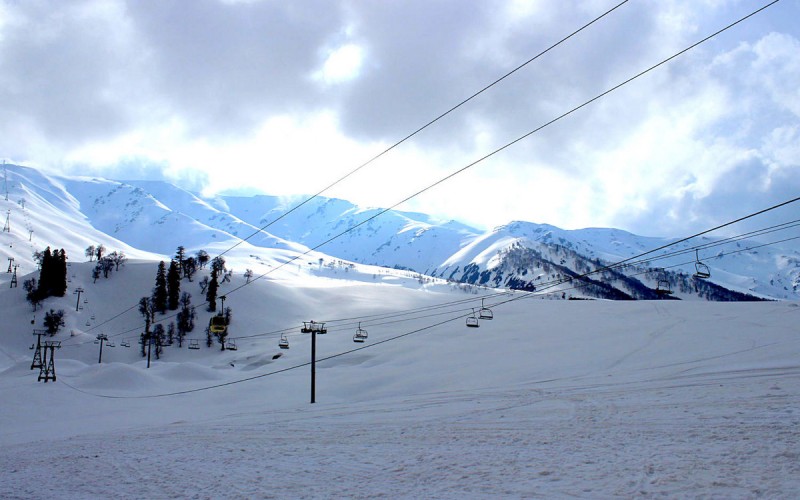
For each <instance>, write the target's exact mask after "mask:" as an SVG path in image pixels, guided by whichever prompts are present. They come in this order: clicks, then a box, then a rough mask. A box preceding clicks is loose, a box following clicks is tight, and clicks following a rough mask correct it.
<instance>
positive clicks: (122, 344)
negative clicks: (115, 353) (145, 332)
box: [119, 340, 131, 347]
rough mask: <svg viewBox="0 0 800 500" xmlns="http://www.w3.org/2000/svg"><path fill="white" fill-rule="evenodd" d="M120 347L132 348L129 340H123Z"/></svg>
mask: <svg viewBox="0 0 800 500" xmlns="http://www.w3.org/2000/svg"><path fill="white" fill-rule="evenodd" d="M119 345H121V346H122V347H130V346H131V343H130V341H128V340H123V341H122V342H120V343H119Z"/></svg>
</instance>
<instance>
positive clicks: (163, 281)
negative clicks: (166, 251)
mask: <svg viewBox="0 0 800 500" xmlns="http://www.w3.org/2000/svg"><path fill="white" fill-rule="evenodd" d="M167 298H168V296H167V269H166V266H165V265H164V261H163V260H162V261H161V262H159V263H158V271H156V286H155V288H153V309H154V311H158V312H160V313H161V314H164V313H165V312H167Z"/></svg>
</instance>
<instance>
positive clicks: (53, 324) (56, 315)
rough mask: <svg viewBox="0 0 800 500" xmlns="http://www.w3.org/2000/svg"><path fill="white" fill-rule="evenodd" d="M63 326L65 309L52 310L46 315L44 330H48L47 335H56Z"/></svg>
mask: <svg viewBox="0 0 800 500" xmlns="http://www.w3.org/2000/svg"><path fill="white" fill-rule="evenodd" d="M62 326H64V310H63V309H59V310H58V311H54V310H52V309H50V311H49V312H47V313H45V315H44V328H45V330H47V333H49V334H50V335H55V334H56V333H58V330H59V329H60V328H61V327H62Z"/></svg>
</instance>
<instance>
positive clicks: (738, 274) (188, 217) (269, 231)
mask: <svg viewBox="0 0 800 500" xmlns="http://www.w3.org/2000/svg"><path fill="white" fill-rule="evenodd" d="M6 172H7V185H8V193H9V194H8V198H9V200H8V201H7V202H5V204H6V208H7V209H8V210H9V211H10V212H9V218H10V220H11V233H10V234H9V233H5V235H6V237H7V238H13V236H14V235H16V240H15V241H17V242H18V249H19V245H22V247H23V249H24V251H14V252H10V255H9V256H10V257H15V259H16V262H17V263H18V264H23V265H25V266H32V265H33V263H32V260H31V258H30V253H31V252H32V251H33V250H41V249H42V248H43V247H44V246H45V245H52V246H55V247H65V249H66V250H67V251H68V254H69V255H78V256H79V255H82V254H83V249H85V248H86V246H88V245H90V244H96V243H103V244H104V245H105V246H106V247H108V248H114V249H120V250H124V251H125V252H126V254H127V255H129V256H138V255H141V256H143V257H144V256H146V255H153V254H155V255H159V256H162V257H161V258H163V256H169V255H172V254H173V253H174V250H175V248H177V247H178V246H184V247H186V248H187V249H188V250H190V251H191V250H197V249H201V248H203V249H214V248H218V249H220V251H222V250H224V249H225V248H228V247H230V246H232V245H235V244H237V243H240V242H241V241H242V239H245V240H247V245H248V247H253V248H255V249H265V248H266V249H281V250H285V251H288V252H290V253H292V254H294V255H298V254H302V253H304V252H307V251H308V249H309V248H316V247H320V245H322V246H321V247H320V248H319V252H321V253H322V254H323V256H322V258H323V259H324V260H331V258H334V259H343V260H346V261H351V262H356V263H363V264H374V265H379V266H385V267H396V268H402V269H409V270H413V271H415V272H418V273H421V274H426V275H433V276H437V277H442V278H447V279H451V280H456V281H464V282H469V283H476V284H484V285H491V286H499V287H513V288H523V289H532V288H535V287H540V286H541V285H542V284H546V285H547V286H549V285H550V284H551V283H552V282H553V281H558V280H562V279H568V278H569V277H574V276H579V275H582V274H584V273H586V272H588V271H591V270H594V269H597V268H599V267H602V266H603V265H604V264H608V263H613V262H618V261H620V260H623V259H628V258H630V257H633V256H635V255H638V254H641V253H643V252H646V251H648V250H651V249H653V248H658V247H660V246H662V245H664V244H666V243H668V242H669V241H670V239H668V238H652V237H642V236H637V235H634V234H631V233H628V232H625V231H622V230H618V229H602V228H591V229H581V230H564V229H560V228H557V227H554V226H550V225H547V224H534V223H530V222H524V221H516V222H512V223H509V224H506V225H503V226H498V227H496V228H494V229H493V230H491V231H488V232H484V231H481V230H478V229H476V228H471V227H469V226H467V225H464V224H461V223H459V222H456V221H452V220H438V219H435V218H433V217H431V216H428V215H425V214H421V213H412V212H403V211H397V210H391V211H388V212H386V213H383V214H380V215H379V216H378V217H375V216H376V215H377V214H379V213H380V212H381V209H377V208H362V207H358V206H356V205H354V204H352V203H350V202H347V201H345V200H339V199H331V198H325V197H317V198H314V199H312V200H310V201H308V202H307V203H305V204H304V205H302V206H301V207H299V208H298V209H294V207H296V206H297V204H298V203H300V202H302V201H303V200H302V199H299V200H286V199H284V198H280V197H276V196H267V195H258V196H251V197H242V196H217V197H214V198H210V199H208V198H203V197H201V196H199V195H198V194H195V193H192V192H189V191H186V190H184V189H181V188H179V187H177V186H174V185H172V184H169V183H166V182H160V181H115V180H108V179H98V178H88V177H63V176H47V175H43V174H41V173H40V172H38V171H36V170H34V169H31V168H28V167H20V166H15V165H7V170H6ZM54 213H60V214H64V216H65V217H66V218H68V219H70V220H74V221H75V224H76V226H75V228H70V229H69V231H67V232H68V233H69V234H68V235H66V234H64V233H63V232H60V231H59V230H58V229H59V228H53V227H50V226H49V225H48V223H47V222H48V220H51V219H52V218H53V217H52V215H53V214H54ZM48 214H49V215H48ZM20 216H21V218H22V219H23V221H24V229H25V230H24V231H23V228H22V227H19V222H18V221H19V219H20ZM373 217H375V218H374V219H372V218H373ZM370 219H372V220H370ZM364 221H368V222H364ZM356 226H357V227H356ZM354 227H355V229H352V230H350V229H351V228H354ZM261 228H264V229H261ZM30 230H33V232H32V233H30V232H29V231H30ZM26 239H27V240H29V241H24V240H26ZM10 244H11V242H9V245H10ZM698 245H702V246H703V248H701V250H700V252H699V255H700V258H701V260H702V261H703V262H705V263H706V264H707V265H708V266H709V267H710V268H711V271H712V277H711V279H709V280H706V281H698V280H693V279H691V275H692V273H693V272H694V266H695V258H696V257H695V254H694V251H693V250H692V248H694V247H696V246H698ZM756 246H759V243H756V242H752V241H744V240H742V241H729V242H726V241H724V240H720V239H716V240H715V239H707V238H704V239H702V240H700V241H688V242H684V243H682V244H680V245H677V246H676V247H671V248H670V249H668V250H664V251H662V252H660V253H656V254H651V255H648V256H647V258H648V259H649V260H648V261H644V262H638V263H637V264H636V265H633V266H630V267H626V268H624V269H618V270H617V271H619V272H618V273H615V274H613V275H612V274H611V273H605V275H604V276H602V277H599V276H592V279H593V280H594V282H592V283H588V282H583V283H582V285H581V286H579V287H577V288H576V286H575V284H574V283H570V282H567V283H565V284H564V285H562V286H560V287H556V289H554V290H553V291H554V292H558V291H559V290H563V291H564V293H565V295H566V294H569V295H570V296H573V295H575V296H584V295H589V296H599V297H606V298H652V297H653V292H652V290H653V289H655V288H656V287H657V282H658V280H659V278H662V279H665V280H667V281H668V282H669V283H670V285H671V286H672V287H673V288H674V290H673V291H674V292H675V293H674V294H673V297H679V298H690V297H697V296H700V297H705V298H714V299H722V300H726V299H739V298H741V296H740V295H736V294H731V295H727V296H726V295H725V294H724V293H722V289H730V290H733V291H735V292H738V293H744V294H751V295H755V296H761V297H771V298H780V299H798V298H800V251H798V250H797V249H796V248H784V247H780V246H776V245H770V246H764V247H760V248H757V249H756V248H753V249H750V248H751V247H756ZM9 250H10V246H9ZM681 250H684V253H680V251H681ZM676 253H677V255H676ZM324 254H327V256H330V257H327V258H326V256H325V255H324ZM316 259H317V257H315V258H314V259H313V260H316ZM659 268H663V269H664V271H663V272H661V271H656V269H659ZM597 286H599V288H597Z"/></svg>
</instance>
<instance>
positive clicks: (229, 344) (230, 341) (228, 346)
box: [225, 339, 238, 351]
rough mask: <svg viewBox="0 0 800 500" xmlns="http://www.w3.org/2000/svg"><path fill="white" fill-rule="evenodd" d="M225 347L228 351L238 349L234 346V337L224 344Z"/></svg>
mask: <svg viewBox="0 0 800 500" xmlns="http://www.w3.org/2000/svg"><path fill="white" fill-rule="evenodd" d="M225 349H227V350H229V351H235V350H236V349H238V347H236V339H230V340H229V341H228V343H227V344H225Z"/></svg>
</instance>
